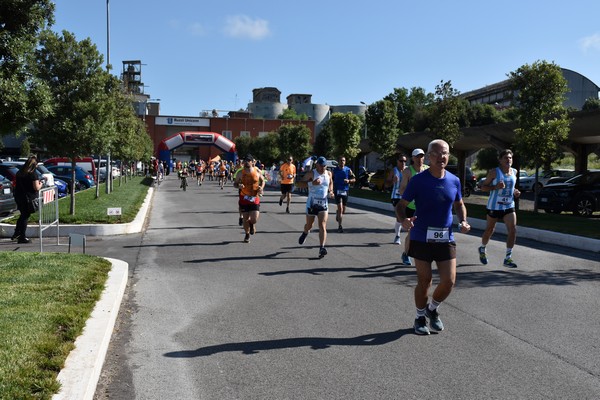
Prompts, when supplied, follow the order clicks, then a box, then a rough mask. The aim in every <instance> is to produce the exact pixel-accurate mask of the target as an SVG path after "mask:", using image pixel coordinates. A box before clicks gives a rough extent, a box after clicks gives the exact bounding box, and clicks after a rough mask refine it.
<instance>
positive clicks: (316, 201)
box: [311, 197, 327, 207]
mask: <svg viewBox="0 0 600 400" xmlns="http://www.w3.org/2000/svg"><path fill="white" fill-rule="evenodd" d="M311 204H312V205H313V206H321V207H325V206H326V205H327V198H326V197H323V198H321V197H315V198H313V199H312V202H311Z"/></svg>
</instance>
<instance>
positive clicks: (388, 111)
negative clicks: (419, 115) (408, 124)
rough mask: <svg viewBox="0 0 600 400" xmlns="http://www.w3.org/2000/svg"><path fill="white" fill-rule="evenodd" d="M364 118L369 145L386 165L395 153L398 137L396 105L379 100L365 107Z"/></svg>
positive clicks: (388, 101)
mask: <svg viewBox="0 0 600 400" xmlns="http://www.w3.org/2000/svg"><path fill="white" fill-rule="evenodd" d="M365 116H366V119H367V127H368V137H369V145H370V147H371V149H372V150H373V151H375V152H377V153H379V154H380V155H381V158H382V159H383V160H384V163H387V161H388V160H390V159H391V158H392V157H394V155H395V154H396V152H397V142H398V137H399V135H400V130H399V129H398V115H397V109H396V105H395V104H394V102H392V101H391V100H379V101H377V102H375V103H373V104H371V105H369V107H367V112H366V114H365Z"/></svg>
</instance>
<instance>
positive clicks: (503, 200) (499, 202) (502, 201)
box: [496, 196, 512, 206]
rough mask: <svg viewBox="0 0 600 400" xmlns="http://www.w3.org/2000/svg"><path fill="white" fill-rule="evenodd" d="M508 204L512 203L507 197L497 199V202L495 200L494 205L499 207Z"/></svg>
mask: <svg viewBox="0 0 600 400" xmlns="http://www.w3.org/2000/svg"><path fill="white" fill-rule="evenodd" d="M510 203H512V201H511V198H510V197H509V196H507V197H498V200H496V204H497V205H499V206H507V205H509V204H510Z"/></svg>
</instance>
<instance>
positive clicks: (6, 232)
mask: <svg viewBox="0 0 600 400" xmlns="http://www.w3.org/2000/svg"><path fill="white" fill-rule="evenodd" d="M153 194H154V188H152V187H150V188H149V189H148V194H147V195H146V198H145V199H144V202H143V203H142V206H141V207H140V211H139V212H138V213H137V215H136V217H135V219H134V220H133V221H132V222H128V223H126V224H82V225H60V226H59V228H58V229H59V232H60V235H61V236H68V235H69V234H70V233H78V234H80V235H86V236H113V235H126V234H129V233H139V232H141V231H142V229H143V227H144V222H145V221H146V215H147V214H148V210H149V208H150V203H151V200H152V195H153ZM14 230H15V226H14V225H11V224H0V237H11V236H12V234H13V232H14ZM43 234H44V238H51V237H52V236H54V237H56V227H50V228H48V229H46V230H45V231H44V233H43ZM27 235H28V236H29V237H32V238H36V237H39V236H40V235H39V225H37V224H35V225H33V224H30V225H29V226H28V227H27Z"/></svg>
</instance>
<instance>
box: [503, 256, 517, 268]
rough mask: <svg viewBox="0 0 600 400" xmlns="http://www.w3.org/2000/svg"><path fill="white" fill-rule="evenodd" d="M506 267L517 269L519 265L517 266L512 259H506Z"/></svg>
mask: <svg viewBox="0 0 600 400" xmlns="http://www.w3.org/2000/svg"><path fill="white" fill-rule="evenodd" d="M504 266H505V267H506V268H517V264H515V263H514V262H513V260H512V258H505V259H504Z"/></svg>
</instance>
